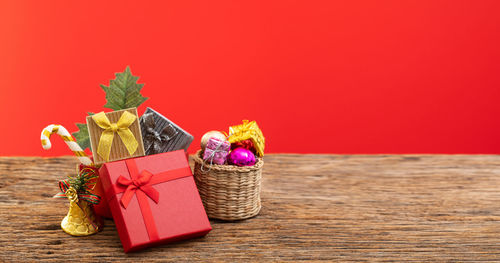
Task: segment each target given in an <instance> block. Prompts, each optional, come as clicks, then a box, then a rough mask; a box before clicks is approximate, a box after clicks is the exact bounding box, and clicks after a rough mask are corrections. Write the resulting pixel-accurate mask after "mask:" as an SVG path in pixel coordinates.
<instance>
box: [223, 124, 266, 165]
mask: <svg viewBox="0 0 500 263" xmlns="http://www.w3.org/2000/svg"><path fill="white" fill-rule="evenodd" d="M244 140H251V141H252V142H253V144H254V147H255V151H256V153H257V156H259V157H262V156H264V146H265V139H264V135H263V134H262V131H261V130H260V129H259V126H258V125H257V122H255V121H250V122H249V121H248V120H243V124H239V125H235V126H231V127H229V136H228V141H229V142H230V143H235V142H241V141H244Z"/></svg>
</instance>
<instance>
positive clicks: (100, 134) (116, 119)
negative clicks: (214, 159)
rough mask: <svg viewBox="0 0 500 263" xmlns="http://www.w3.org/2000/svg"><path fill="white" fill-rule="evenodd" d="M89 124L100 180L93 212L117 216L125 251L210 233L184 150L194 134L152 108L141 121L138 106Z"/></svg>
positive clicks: (96, 118)
mask: <svg viewBox="0 0 500 263" xmlns="http://www.w3.org/2000/svg"><path fill="white" fill-rule="evenodd" d="M87 125H88V130H89V136H90V141H91V146H92V147H91V148H92V153H93V159H94V165H95V167H93V168H94V169H99V177H100V181H101V185H98V186H97V187H96V188H95V189H94V191H95V192H96V194H99V195H100V196H101V197H102V198H101V203H100V204H98V205H97V206H95V210H96V213H97V214H99V215H101V216H104V217H109V216H112V217H113V219H114V221H115V224H116V228H117V231H118V234H119V236H120V239H121V242H122V244H123V249H124V251H125V252H130V251H135V250H138V249H142V248H145V247H149V246H153V245H158V244H162V243H168V242H172V241H178V240H182V239H188V238H193V237H200V236H204V235H206V234H207V233H208V232H209V231H210V230H211V229H212V228H211V226H210V222H209V221H208V218H207V215H206V213H205V210H204V208H203V204H202V201H201V199H200V196H199V194H198V190H197V188H196V184H195V181H194V179H193V175H192V172H191V169H190V167H189V164H188V160H187V154H186V151H185V150H187V148H188V147H189V145H190V144H191V142H192V140H193V136H191V135H190V134H189V133H187V132H186V131H184V130H183V129H181V128H180V127H179V126H177V125H176V124H175V123H173V122H171V121H170V120H168V119H167V118H165V117H164V116H162V115H161V114H159V113H158V112H156V111H154V110H153V109H151V108H147V110H146V112H145V113H144V114H143V115H142V116H141V117H140V118H139V117H138V114H137V109H136V108H131V109H126V110H120V111H113V112H108V113H104V112H101V113H98V114H95V115H92V116H88V117H87ZM83 167H84V166H83V165H82V168H83ZM91 168H92V167H91Z"/></svg>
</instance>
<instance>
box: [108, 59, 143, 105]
mask: <svg viewBox="0 0 500 263" xmlns="http://www.w3.org/2000/svg"><path fill="white" fill-rule="evenodd" d="M115 76H116V78H115V79H113V80H111V81H109V86H105V85H101V88H102V89H103V90H104V92H106V101H107V103H106V105H104V107H106V108H109V109H112V110H123V109H128V108H134V107H139V105H141V104H142V103H143V102H145V101H146V100H147V99H148V98H146V97H143V96H142V95H141V89H142V87H143V86H144V84H138V83H137V80H138V79H139V77H136V76H133V75H132V73H131V72H130V68H129V67H128V66H127V68H126V69H125V71H124V72H122V73H116V74H115Z"/></svg>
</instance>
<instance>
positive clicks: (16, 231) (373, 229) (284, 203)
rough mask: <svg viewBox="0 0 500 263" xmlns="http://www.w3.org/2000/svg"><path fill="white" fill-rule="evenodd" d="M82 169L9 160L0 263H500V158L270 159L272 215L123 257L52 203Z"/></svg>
mask: <svg viewBox="0 0 500 263" xmlns="http://www.w3.org/2000/svg"><path fill="white" fill-rule="evenodd" d="M76 162H77V161H76V160H75V159H74V158H73V157H60V158H38V157H22V158H21V157H1V158H0V176H1V177H0V178H2V179H1V180H0V229H1V231H0V261H6V262H10V261H34V260H43V261H44V262H58V261H67V260H83V261H92V262H103V261H119V262H126V261H132V262H137V261H139V262H141V261H148V262H150V261H176V262H186V261H189V262H191V261H230V262H233V261H301V260H304V261H321V260H325V261H350V262H374V261H384V262H402V261H406V262H423V261H432V262H436V261H437V262H447V261H453V262H456V261H461V262H477V261H500V156H497V155H294V154H280V155H272V154H270V155H267V156H265V162H266V165H265V167H264V174H263V185H262V187H263V188H262V206H263V208H262V211H261V213H260V214H259V215H258V216H257V217H255V218H252V219H249V220H245V221H241V222H223V221H211V223H212V226H213V230H212V232H211V233H209V234H208V235H207V236H206V237H204V238H198V239H194V240H189V241H184V242H180V243H175V244H169V245H164V246H160V247H155V248H150V249H146V250H144V251H141V252H138V253H131V254H124V253H123V252H122V247H121V243H120V240H119V238H118V235H117V233H116V229H115V226H114V224H113V222H112V221H111V220H107V221H106V227H105V228H104V230H103V231H102V232H101V233H99V234H97V235H94V236H89V237H80V238H76V237H72V236H69V235H67V234H65V233H64V232H63V231H62V230H61V229H60V227H59V223H60V221H61V219H62V218H63V217H64V215H65V213H66V212H67V206H68V204H67V202H66V201H62V200H57V199H52V198H51V197H52V195H53V194H55V193H56V192H57V191H58V189H57V181H58V180H59V179H63V178H65V176H66V175H67V174H68V173H71V172H73V171H74V167H75V163H76Z"/></svg>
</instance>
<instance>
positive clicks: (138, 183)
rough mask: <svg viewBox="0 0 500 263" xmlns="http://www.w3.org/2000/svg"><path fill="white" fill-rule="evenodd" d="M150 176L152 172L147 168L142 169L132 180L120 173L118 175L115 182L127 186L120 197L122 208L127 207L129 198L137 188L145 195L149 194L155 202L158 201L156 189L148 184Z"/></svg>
mask: <svg viewBox="0 0 500 263" xmlns="http://www.w3.org/2000/svg"><path fill="white" fill-rule="evenodd" d="M152 177H153V174H152V173H150V172H149V171H147V170H144V171H142V172H141V173H140V174H139V175H138V176H137V178H135V179H133V180H129V179H127V178H125V177H123V176H121V175H120V177H118V180H117V182H118V183H119V184H121V185H123V186H126V187H127V189H126V190H125V192H124V193H123V195H122V198H121V199H120V203H121V204H122V206H123V208H127V206H128V204H129V203H130V200H132V197H133V196H134V195H135V192H136V191H137V190H141V191H142V192H144V193H145V194H146V195H147V196H149V198H151V199H152V200H153V201H155V203H158V201H159V200H160V193H158V191H156V189H154V188H153V186H152V185H150V184H149V182H150V181H151V178H152Z"/></svg>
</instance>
